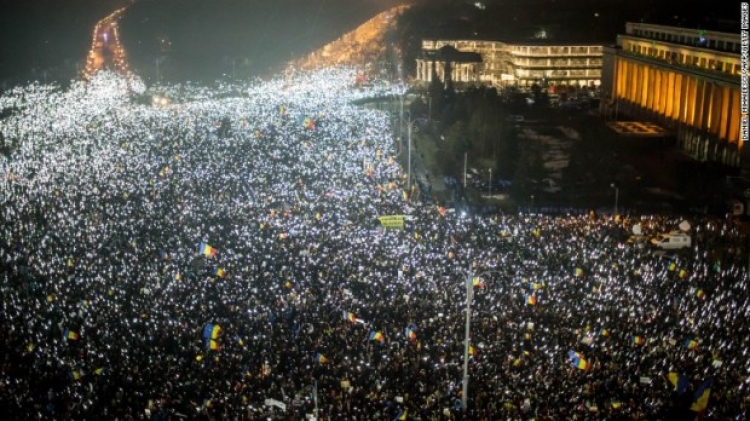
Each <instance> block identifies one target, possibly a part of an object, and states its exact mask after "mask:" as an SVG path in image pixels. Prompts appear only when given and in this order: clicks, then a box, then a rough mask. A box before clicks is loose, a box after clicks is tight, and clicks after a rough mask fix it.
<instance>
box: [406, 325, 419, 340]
mask: <svg viewBox="0 0 750 421" xmlns="http://www.w3.org/2000/svg"><path fill="white" fill-rule="evenodd" d="M406 338H407V339H409V340H410V341H416V340H417V333H416V332H415V331H414V329H412V328H410V327H407V328H406Z"/></svg>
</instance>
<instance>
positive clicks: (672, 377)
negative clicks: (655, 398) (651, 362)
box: [667, 371, 689, 395]
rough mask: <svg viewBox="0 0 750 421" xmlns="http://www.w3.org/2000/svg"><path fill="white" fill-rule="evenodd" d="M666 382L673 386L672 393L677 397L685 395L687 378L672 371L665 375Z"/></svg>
mask: <svg viewBox="0 0 750 421" xmlns="http://www.w3.org/2000/svg"><path fill="white" fill-rule="evenodd" d="M667 380H669V382H670V383H672V386H674V391H675V392H677V394H678V395H682V394H683V393H685V391H686V390H687V388H688V383H689V382H688V379H687V377H685V376H684V375H682V374H679V373H677V372H674V371H673V372H671V373H669V374H667Z"/></svg>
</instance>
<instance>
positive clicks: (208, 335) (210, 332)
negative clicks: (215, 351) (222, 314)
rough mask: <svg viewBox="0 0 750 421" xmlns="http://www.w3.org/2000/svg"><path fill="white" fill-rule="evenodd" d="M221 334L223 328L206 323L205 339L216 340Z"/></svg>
mask: <svg viewBox="0 0 750 421" xmlns="http://www.w3.org/2000/svg"><path fill="white" fill-rule="evenodd" d="M220 333H221V326H219V325H215V324H212V323H206V325H205V326H203V335H202V336H203V339H216V338H218V337H219V334H220Z"/></svg>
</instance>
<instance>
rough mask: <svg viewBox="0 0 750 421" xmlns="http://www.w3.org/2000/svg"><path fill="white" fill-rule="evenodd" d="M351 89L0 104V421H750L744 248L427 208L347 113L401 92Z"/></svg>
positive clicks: (693, 228)
mask: <svg viewBox="0 0 750 421" xmlns="http://www.w3.org/2000/svg"><path fill="white" fill-rule="evenodd" d="M356 80H357V71H356V69H352V68H336V69H328V70H319V71H316V72H290V73H288V74H286V75H285V76H283V77H280V78H278V79H274V80H270V81H259V80H258V81H252V82H246V83H232V84H217V85H216V86H212V87H201V86H196V85H189V84H186V85H174V86H168V87H161V89H160V90H159V97H158V98H156V97H155V98H156V100H155V101H153V102H150V101H143V100H139V99H142V98H143V97H144V95H146V93H144V89H145V87H144V86H143V84H142V83H140V82H139V81H138V80H137V79H136V78H122V77H120V76H117V75H115V74H112V73H108V72H101V73H99V74H97V75H96V76H95V77H93V78H92V79H91V80H89V81H86V82H76V83H74V84H73V85H72V86H71V87H70V88H67V89H60V88H57V87H54V86H45V85H39V84H31V85H28V86H25V87H19V88H16V89H13V90H11V91H9V92H5V93H4V94H3V95H2V96H0V111H5V113H4V117H3V118H2V119H0V133H2V136H3V138H4V139H5V142H6V143H9V144H11V143H12V144H13V145H14V147H13V148H12V150H11V151H10V152H8V153H7V156H2V157H0V181H1V182H2V184H1V185H0V190H2V194H1V195H0V202H1V203H0V212H1V213H2V216H1V217H2V220H3V223H2V225H0V267H1V268H2V271H0V295H1V298H2V300H1V304H0V305H2V312H1V313H0V328H1V331H2V332H3V337H4V339H2V341H3V346H2V351H0V355H2V359H1V360H0V370H1V371H2V376H0V403H1V404H2V407H3V408H4V409H3V412H7V413H9V414H12V415H13V418H17V419H121V420H123V419H153V420H167V419H173V420H175V419H248V420H261V419H263V420H266V419H290V420H291V419H295V420H296V419H304V418H305V416H306V415H307V414H313V413H314V412H315V411H316V409H315V408H316V407H317V413H318V417H319V419H321V420H393V419H409V420H457V419H463V420H532V419H533V420H603V419H607V420H666V419H692V418H694V417H696V416H703V417H705V419H715V420H729V419H731V420H745V419H748V417H750V413H749V411H750V410H749V408H750V393H749V390H750V358H749V357H748V352H749V351H750V324H749V323H748V321H747V320H748V317H750V294H749V293H748V290H747V271H746V266H747V263H748V262H747V257H746V256H747V255H746V254H745V253H744V251H745V237H744V236H743V235H742V233H741V230H740V229H739V227H738V226H737V225H736V224H735V223H734V222H733V221H731V220H725V219H714V218H699V219H695V218H691V219H689V221H687V222H689V225H690V226H689V227H686V225H685V221H683V220H682V218H678V217H674V216H660V215H644V216H641V215H629V216H628V217H624V218H623V219H619V218H611V217H597V216H593V215H584V216H578V215H575V216H566V215H555V216H551V215H540V214H512V215H511V214H502V213H498V214H496V215H491V216H475V215H469V214H466V215H464V214H461V213H460V212H458V213H455V212H451V211H450V209H445V208H444V207H441V205H444V204H440V203H438V204H431V205H426V204H423V203H421V202H420V201H418V200H416V199H415V198H413V197H410V194H409V193H410V192H408V191H406V190H405V186H406V185H407V183H406V180H405V174H404V171H403V169H402V168H401V166H400V165H399V163H398V162H399V159H400V158H401V157H400V156H398V153H397V152H398V151H397V145H396V144H395V141H394V129H393V125H392V120H391V118H390V117H389V115H388V114H386V113H383V112H381V111H378V110H376V109H372V108H371V107H366V106H357V105H352V101H354V100H356V99H361V98H366V97H368V96H373V95H383V94H388V93H389V92H393V93H398V92H399V91H398V90H399V89H400V87H398V86H391V85H388V84H385V83H378V84H373V86H374V87H373V86H369V87H367V88H364V87H361V86H360V87H357V86H356V83H355V81H356ZM386 215H390V216H394V215H395V216H398V215H406V217H405V223H404V227H403V229H390V228H385V227H383V226H382V224H381V223H379V220H378V217H380V216H386ZM396 219H398V218H396ZM681 223H682V224H681ZM636 225H637V226H638V227H639V228H640V229H641V230H642V231H643V233H644V234H645V235H656V234H658V233H661V232H665V231H671V230H676V229H679V228H678V227H679V225H682V227H683V228H688V232H689V234H690V235H691V238H692V245H691V247H689V248H687V249H686V250H682V251H679V252H678V251H675V252H655V251H654V250H653V249H652V248H651V247H644V246H642V244H640V243H637V242H636V243H631V242H628V241H627V240H628V237H629V234H630V233H631V231H632V229H633V227H634V226H636ZM469 293H470V294H471V296H472V297H473V298H472V302H471V307H472V311H471V315H472V317H471V326H470V346H469V351H470V352H469V354H470V359H469V364H468V370H469V388H468V391H469V393H468V396H467V400H468V407H467V408H466V409H465V410H462V409H461V400H462V387H461V383H462V380H463V372H462V370H463V358H464V350H465V348H464V347H465V344H464V329H465V320H466V319H465V317H466V310H465V308H466V298H467V294H469Z"/></svg>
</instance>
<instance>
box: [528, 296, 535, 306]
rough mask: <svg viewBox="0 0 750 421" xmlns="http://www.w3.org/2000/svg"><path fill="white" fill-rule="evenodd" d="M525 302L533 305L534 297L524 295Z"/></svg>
mask: <svg viewBox="0 0 750 421" xmlns="http://www.w3.org/2000/svg"><path fill="white" fill-rule="evenodd" d="M526 304H528V305H530V306H533V305H536V297H535V296H533V295H527V296H526Z"/></svg>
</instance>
